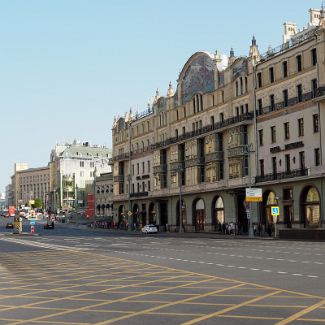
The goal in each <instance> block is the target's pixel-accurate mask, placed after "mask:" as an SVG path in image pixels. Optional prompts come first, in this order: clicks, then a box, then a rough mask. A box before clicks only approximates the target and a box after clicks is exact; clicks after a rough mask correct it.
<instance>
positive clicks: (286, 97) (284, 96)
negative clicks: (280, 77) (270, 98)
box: [282, 89, 288, 107]
mask: <svg viewBox="0 0 325 325" xmlns="http://www.w3.org/2000/svg"><path fill="white" fill-rule="evenodd" d="M282 93H283V105H284V107H287V106H288V89H284V90H283V92H282Z"/></svg>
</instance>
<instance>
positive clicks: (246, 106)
mask: <svg viewBox="0 0 325 325" xmlns="http://www.w3.org/2000/svg"><path fill="white" fill-rule="evenodd" d="M245 113H248V104H245Z"/></svg>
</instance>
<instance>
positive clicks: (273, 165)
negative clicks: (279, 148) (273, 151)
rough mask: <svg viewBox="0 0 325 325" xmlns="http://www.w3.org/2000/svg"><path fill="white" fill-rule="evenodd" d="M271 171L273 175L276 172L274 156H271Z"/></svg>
mask: <svg viewBox="0 0 325 325" xmlns="http://www.w3.org/2000/svg"><path fill="white" fill-rule="evenodd" d="M272 173H273V175H276V174H277V167H276V157H272Z"/></svg>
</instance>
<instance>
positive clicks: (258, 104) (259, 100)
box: [257, 98, 263, 114]
mask: <svg viewBox="0 0 325 325" xmlns="http://www.w3.org/2000/svg"><path fill="white" fill-rule="evenodd" d="M257 107H258V110H259V112H260V113H261V114H262V112H263V102H262V99H261V98H260V99H258V100H257Z"/></svg>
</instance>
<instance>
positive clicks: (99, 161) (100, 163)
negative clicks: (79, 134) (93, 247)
mask: <svg viewBox="0 0 325 325" xmlns="http://www.w3.org/2000/svg"><path fill="white" fill-rule="evenodd" d="M110 159H111V150H110V149H107V148H106V147H103V146H96V145H91V144H90V143H89V142H84V143H81V142H78V141H74V142H73V143H66V144H63V145H61V144H59V145H56V146H55V148H54V149H53V150H52V152H51V157H50V174H51V182H50V195H49V208H50V209H51V210H53V211H56V210H66V211H70V210H72V209H75V208H76V207H77V204H78V205H79V206H83V205H85V200H86V194H85V191H86V190H85V189H86V186H87V185H88V186H89V185H91V184H94V174H95V173H97V174H99V175H100V174H102V173H108V172H111V163H110ZM77 193H78V195H77ZM81 201H82V202H81Z"/></svg>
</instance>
